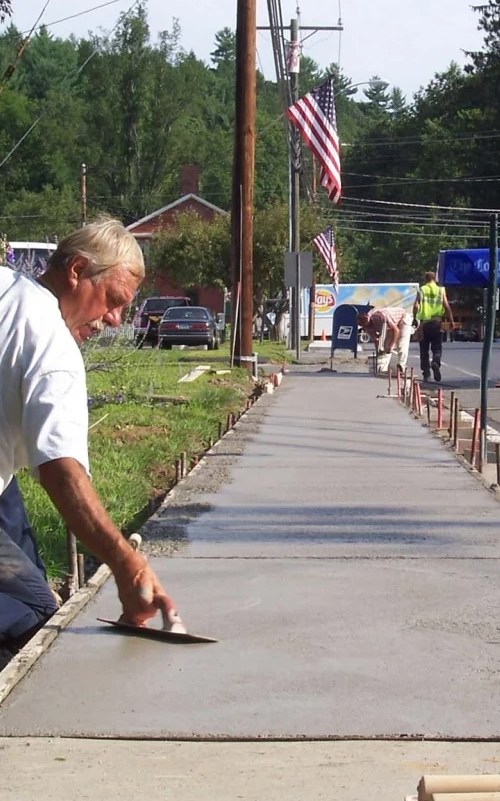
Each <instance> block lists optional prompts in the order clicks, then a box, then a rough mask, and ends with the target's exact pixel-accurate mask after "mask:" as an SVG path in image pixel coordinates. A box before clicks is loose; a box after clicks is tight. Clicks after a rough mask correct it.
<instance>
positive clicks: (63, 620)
mask: <svg viewBox="0 0 500 801" xmlns="http://www.w3.org/2000/svg"><path fill="white" fill-rule="evenodd" d="M264 394H265V393H263V394H262V395H260V396H259V397H258V398H257V399H256V400H255V402H254V403H253V405H252V406H250V408H249V409H246V410H244V411H243V413H242V415H241V417H240V419H239V420H238V421H237V422H236V423H235V424H234V425H233V426H232V427H231V428H230V429H229V430H228V431H226V432H225V433H224V434H223V435H222V437H221V438H220V439H219V440H218V441H217V442H216V443H215V445H214V446H213V447H212V448H210V450H208V451H207V452H206V454H205V455H204V456H203V457H202V458H201V459H200V461H199V462H198V463H197V464H196V465H194V467H193V468H192V469H191V470H190V471H189V472H188V473H186V475H185V476H184V478H182V479H181V480H180V481H178V482H177V484H176V485H175V486H174V487H172V489H171V490H170V491H169V492H168V494H167V495H166V497H165V500H164V501H163V503H162V504H161V506H160V507H159V509H158V510H157V511H156V512H155V513H154V514H153V515H151V517H150V518H148V519H149V520H154V519H155V518H158V517H159V514H158V513H159V511H160V510H161V509H162V508H163V507H165V506H168V504H169V502H170V501H171V500H172V499H173V498H174V497H175V494H176V488H177V487H178V486H179V485H180V484H182V483H183V482H185V480H186V479H187V478H189V476H191V475H194V474H195V473H196V472H198V471H199V470H201V469H202V467H203V465H204V464H206V463H207V459H206V457H207V456H209V455H210V454H213V453H215V451H216V450H217V445H218V443H219V442H222V440H223V439H225V438H226V437H228V436H229V435H231V434H233V433H234V430H235V429H237V428H238V427H239V426H240V422H241V420H242V418H243V417H245V416H246V415H247V414H249V413H250V412H251V411H252V409H254V408H255V406H256V405H257V404H258V403H259V401H260V400H261V399H262V398H263V397H264ZM110 576H111V570H110V568H109V567H108V566H107V565H101V566H100V567H99V568H98V569H97V570H96V572H95V573H94V574H93V576H91V577H90V578H89V580H88V581H87V583H86V584H85V586H84V587H81V589H79V590H77V592H75V594H74V595H72V596H71V598H69V599H68V600H67V601H66V602H65V603H64V604H62V606H61V607H60V609H58V611H57V612H56V613H55V614H54V615H52V617H51V618H50V619H49V620H48V621H47V623H46V624H45V625H44V626H43V627H42V628H41V629H39V631H37V633H36V634H35V635H34V636H33V637H32V638H31V640H29V642H27V643H26V645H25V646H24V647H23V648H21V650H20V651H19V653H17V654H16V656H14V657H13V658H12V659H11V660H10V662H9V663H8V665H6V666H5V667H4V669H3V670H2V671H0V705H1V704H2V702H3V701H4V700H5V698H7V696H8V695H9V693H10V692H11V691H12V690H13V689H14V687H15V686H16V685H17V684H18V683H19V682H20V681H21V679H23V678H24V677H25V676H26V674H27V673H28V672H29V671H30V670H31V668H32V667H33V666H34V665H35V663H36V662H37V661H38V659H39V658H40V657H41V656H42V655H43V654H44V653H45V651H47V650H48V649H49V647H50V646H51V645H52V643H53V642H54V640H55V639H56V637H57V636H58V635H59V634H60V632H61V631H62V630H63V629H65V628H66V626H68V625H69V624H70V623H71V621H72V620H73V619H74V618H75V617H76V615H77V614H78V613H79V612H81V610H82V609H83V608H84V607H85V606H86V605H87V604H88V602H89V601H91V600H92V598H93V597H94V596H95V595H96V593H97V591H98V590H99V589H100V588H101V587H102V585H103V584H104V583H105V582H106V581H107V580H108V579H109V578H110Z"/></svg>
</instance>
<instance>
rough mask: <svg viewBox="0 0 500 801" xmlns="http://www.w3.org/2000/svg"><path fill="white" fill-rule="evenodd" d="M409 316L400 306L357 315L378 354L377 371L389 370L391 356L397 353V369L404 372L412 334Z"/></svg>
mask: <svg viewBox="0 0 500 801" xmlns="http://www.w3.org/2000/svg"><path fill="white" fill-rule="evenodd" d="M411 323H412V319H411V315H410V314H409V312H408V311H407V310H406V309H403V308H402V307H400V306H388V307H387V308H383V309H371V311H369V312H367V313H363V314H358V324H359V325H360V326H361V327H362V328H364V330H365V331H366V333H367V334H369V335H370V338H371V340H372V342H374V344H375V348H376V350H377V353H378V359H377V370H378V371H379V372H386V371H387V370H388V369H389V365H390V362H391V355H392V353H394V352H397V355H398V364H397V369H398V370H399V371H400V372H404V371H405V369H406V364H407V361H408V350H409V348H410V338H411V333H412V324H411Z"/></svg>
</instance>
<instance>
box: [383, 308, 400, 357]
mask: <svg viewBox="0 0 500 801" xmlns="http://www.w3.org/2000/svg"><path fill="white" fill-rule="evenodd" d="M386 322H387V328H389V330H390V332H391V339H390V342H389V345H386V346H385V352H386V353H391V351H392V349H393V348H394V347H395V346H396V342H397V341H398V339H399V334H400V332H399V328H398V327H397V325H396V323H395V322H394V320H391V319H390V318H389V317H388V318H387V321H386ZM386 342H387V337H386Z"/></svg>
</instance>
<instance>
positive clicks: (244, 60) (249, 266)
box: [231, 0, 257, 372]
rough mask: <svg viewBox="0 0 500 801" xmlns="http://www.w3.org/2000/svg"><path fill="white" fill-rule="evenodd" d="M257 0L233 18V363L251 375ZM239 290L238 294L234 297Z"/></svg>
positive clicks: (243, 2) (244, 2) (241, 0)
mask: <svg viewBox="0 0 500 801" xmlns="http://www.w3.org/2000/svg"><path fill="white" fill-rule="evenodd" d="M256 6H257V4H256V0H238V5H237V17H236V111H235V139H234V160H233V194H232V206H231V255H232V275H233V282H232V289H233V304H232V305H233V309H234V308H235V299H236V297H237V295H238V294H239V297H240V320H236V319H235V312H234V311H233V326H232V327H233V334H232V335H233V338H234V348H233V353H234V363H235V364H236V365H238V366H241V367H246V368H247V369H248V371H249V372H252V361H253V358H254V357H253V355H252V351H253V348H252V326H253V189H254V173H255V116H256V66H255V62H256V56H257V46H256V37H257V30H256V24H257V10H256ZM238 288H239V293H238Z"/></svg>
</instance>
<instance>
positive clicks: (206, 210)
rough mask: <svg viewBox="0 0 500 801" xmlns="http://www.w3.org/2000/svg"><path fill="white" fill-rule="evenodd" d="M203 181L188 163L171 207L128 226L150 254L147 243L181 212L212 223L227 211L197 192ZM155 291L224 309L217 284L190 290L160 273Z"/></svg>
mask: <svg viewBox="0 0 500 801" xmlns="http://www.w3.org/2000/svg"><path fill="white" fill-rule="evenodd" d="M199 183H200V169H199V166H198V165H197V164H185V165H184V166H183V167H182V170H181V192H182V195H181V197H180V198H179V199H178V200H175V201H174V202H173V203H169V204H168V206H163V208H161V209H158V210H157V211H154V212H153V213H152V214H148V215H147V216H146V217H143V218H142V219H140V220H137V222H134V223H131V224H130V225H128V226H127V228H128V230H129V231H130V232H131V233H132V234H133V235H134V236H135V237H136V239H137V240H138V242H139V244H140V245H141V247H142V249H143V251H144V253H145V254H146V256H147V250H148V247H147V243H148V242H150V241H151V239H152V237H153V235H154V234H155V233H157V232H158V231H160V230H162V229H165V228H170V227H171V226H173V225H175V224H176V217H177V215H178V214H182V213H185V212H195V213H196V214H198V216H199V217H201V218H202V219H203V220H206V221H207V223H210V222H211V221H212V220H213V219H214V217H215V216H216V215H218V214H227V211H224V209H221V208H219V207H218V206H214V204H213V203H209V202H208V200H204V199H203V198H202V197H200V196H199V195H198V191H199ZM155 292H157V293H158V295H188V296H189V297H191V298H192V300H193V303H195V304H196V305H198V306H208V308H210V309H212V311H213V312H215V313H217V312H223V311H224V290H222V289H220V288H218V287H204V286H199V287H195V288H194V289H193V288H192V287H191V288H190V289H189V290H187V289H186V288H185V287H180V286H176V285H175V284H174V283H172V282H171V281H169V279H168V277H166V276H165V275H157V276H156V279H155Z"/></svg>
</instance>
